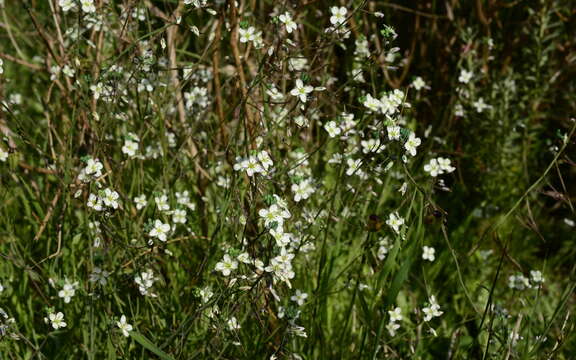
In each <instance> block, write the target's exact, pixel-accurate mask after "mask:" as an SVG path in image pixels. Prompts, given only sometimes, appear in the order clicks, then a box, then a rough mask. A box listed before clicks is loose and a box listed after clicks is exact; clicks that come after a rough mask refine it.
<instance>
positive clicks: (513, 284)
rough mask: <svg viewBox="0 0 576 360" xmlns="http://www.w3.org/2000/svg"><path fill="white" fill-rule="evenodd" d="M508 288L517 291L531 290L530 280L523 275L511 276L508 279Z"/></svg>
mask: <svg viewBox="0 0 576 360" xmlns="http://www.w3.org/2000/svg"><path fill="white" fill-rule="evenodd" d="M508 287H510V288H511V289H516V290H524V289H530V288H531V287H532V285H530V280H529V279H528V278H527V277H525V276H524V275H522V274H518V275H511V276H510V277H508Z"/></svg>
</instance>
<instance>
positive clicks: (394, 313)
mask: <svg viewBox="0 0 576 360" xmlns="http://www.w3.org/2000/svg"><path fill="white" fill-rule="evenodd" d="M388 315H389V316H390V322H396V321H401V320H402V318H403V317H402V309H400V308H399V307H397V308H395V309H394V310H388Z"/></svg>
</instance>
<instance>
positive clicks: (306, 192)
mask: <svg viewBox="0 0 576 360" xmlns="http://www.w3.org/2000/svg"><path fill="white" fill-rule="evenodd" d="M291 190H292V192H293V193H294V201H296V202H299V201H300V200H306V199H308V198H309V197H310V195H312V194H313V193H314V187H313V186H312V185H311V184H310V180H303V181H301V182H300V183H299V184H292V187H291Z"/></svg>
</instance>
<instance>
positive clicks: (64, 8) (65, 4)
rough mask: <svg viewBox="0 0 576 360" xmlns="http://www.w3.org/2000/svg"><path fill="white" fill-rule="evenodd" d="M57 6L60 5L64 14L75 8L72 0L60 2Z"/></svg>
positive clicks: (61, 0)
mask: <svg viewBox="0 0 576 360" xmlns="http://www.w3.org/2000/svg"><path fill="white" fill-rule="evenodd" d="M58 5H60V7H61V8H62V11H64V12H68V11H70V10H72V9H74V8H75V7H76V3H75V2H74V0H60V1H59V2H58Z"/></svg>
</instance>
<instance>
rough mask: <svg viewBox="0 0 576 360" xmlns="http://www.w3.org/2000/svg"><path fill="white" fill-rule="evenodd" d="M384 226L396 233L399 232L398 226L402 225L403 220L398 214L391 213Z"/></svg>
mask: <svg viewBox="0 0 576 360" xmlns="http://www.w3.org/2000/svg"><path fill="white" fill-rule="evenodd" d="M386 225H388V226H390V227H391V228H392V229H393V230H394V231H395V232H396V233H399V232H400V226H402V225H404V219H403V218H402V217H400V216H398V213H392V214H390V215H389V216H388V220H386Z"/></svg>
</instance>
